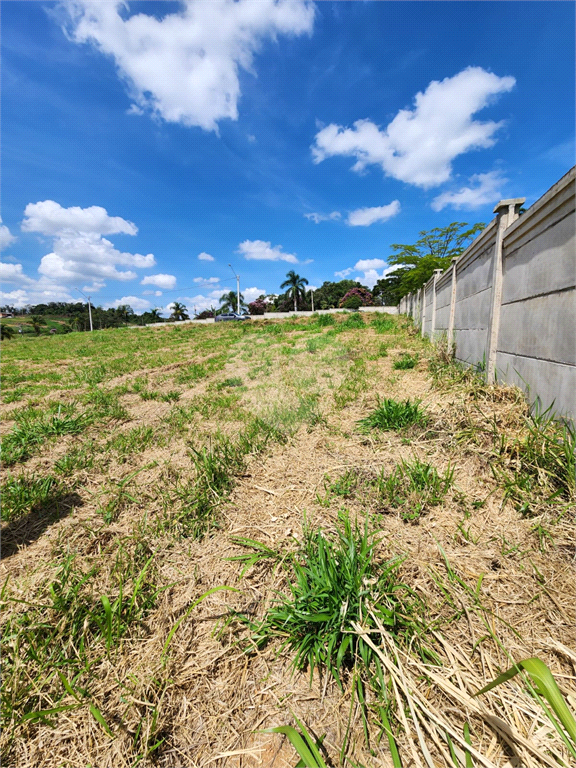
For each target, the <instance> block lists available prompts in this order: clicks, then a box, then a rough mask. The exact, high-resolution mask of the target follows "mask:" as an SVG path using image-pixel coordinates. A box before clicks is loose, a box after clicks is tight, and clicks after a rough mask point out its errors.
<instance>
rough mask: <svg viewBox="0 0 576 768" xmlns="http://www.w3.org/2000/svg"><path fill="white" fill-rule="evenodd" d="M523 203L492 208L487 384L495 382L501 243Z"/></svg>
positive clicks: (522, 200) (508, 202)
mask: <svg viewBox="0 0 576 768" xmlns="http://www.w3.org/2000/svg"><path fill="white" fill-rule="evenodd" d="M525 202H526V198H525V197H516V198H513V199H512V200H500V202H499V203H498V205H497V206H496V207H495V208H494V213H495V214H496V215H497V217H498V225H497V226H498V229H497V231H496V242H495V244H494V256H493V268H492V306H491V309H490V325H489V328H488V338H487V344H486V381H487V382H488V384H494V382H495V380H496V351H497V349H498V333H499V331H500V308H501V306H502V277H503V272H502V267H503V263H502V242H503V240H504V231H505V230H506V229H508V227H509V226H510V225H511V224H512V223H513V222H515V221H516V219H517V218H518V216H519V215H520V214H519V211H520V208H521V206H522V205H523V204H524V203H525Z"/></svg>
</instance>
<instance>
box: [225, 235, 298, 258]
mask: <svg viewBox="0 0 576 768" xmlns="http://www.w3.org/2000/svg"><path fill="white" fill-rule="evenodd" d="M238 253H241V254H242V255H243V256H244V258H245V259H249V260H255V261H287V262H288V263H289V264H298V259H297V258H296V256H295V255H294V254H293V253H284V251H283V250H282V246H281V245H275V246H274V247H272V245H271V243H270V241H269V240H267V241H264V240H244V242H243V243H240V245H239V246H238Z"/></svg>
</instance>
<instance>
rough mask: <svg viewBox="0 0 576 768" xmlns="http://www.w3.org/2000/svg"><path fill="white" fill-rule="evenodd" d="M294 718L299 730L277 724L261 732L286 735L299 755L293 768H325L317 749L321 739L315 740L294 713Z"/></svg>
mask: <svg viewBox="0 0 576 768" xmlns="http://www.w3.org/2000/svg"><path fill="white" fill-rule="evenodd" d="M294 720H296V724H297V725H298V728H299V729H300V730H299V731H298V730H296V728H293V727H292V726H291V725H279V726H277V727H276V728H266V729H264V730H263V731H262V733H282V734H284V736H287V737H288V739H289V740H290V743H291V744H292V746H293V747H294V749H295V750H296V752H297V753H298V756H299V757H300V760H299V761H298V762H297V763H296V765H295V768H326V763H325V762H324V759H323V758H322V755H321V754H320V750H319V747H320V746H321V743H322V740H321V739H319V740H318V741H315V739H313V738H312V736H311V735H310V734H309V733H308V731H307V730H306V728H305V726H304V725H303V724H302V723H301V722H300V720H298V718H297V717H296V715H294Z"/></svg>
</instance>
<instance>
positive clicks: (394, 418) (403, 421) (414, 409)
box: [358, 398, 428, 433]
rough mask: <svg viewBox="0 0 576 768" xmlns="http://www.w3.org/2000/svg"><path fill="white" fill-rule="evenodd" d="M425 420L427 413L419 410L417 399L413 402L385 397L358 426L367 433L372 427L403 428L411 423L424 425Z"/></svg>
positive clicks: (385, 428)
mask: <svg viewBox="0 0 576 768" xmlns="http://www.w3.org/2000/svg"><path fill="white" fill-rule="evenodd" d="M427 420H428V417H427V414H426V412H425V411H423V410H421V408H420V401H419V400H417V401H415V402H413V403H411V402H410V400H406V401H405V402H403V403H402V402H397V401H396V400H391V399H387V398H386V399H384V400H379V402H378V407H377V408H376V409H375V410H374V411H372V413H371V414H369V415H368V416H366V417H365V418H364V419H361V420H360V421H359V422H358V426H359V429H360V431H361V432H364V433H368V432H370V431H371V430H372V429H382V430H390V429H403V428H404V427H408V426H410V425H412V424H417V425H419V426H424V425H425V424H426V422H427Z"/></svg>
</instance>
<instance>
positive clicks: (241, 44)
mask: <svg viewBox="0 0 576 768" xmlns="http://www.w3.org/2000/svg"><path fill="white" fill-rule="evenodd" d="M65 8H66V9H67V11H68V14H69V20H70V22H69V29H68V34H69V36H70V38H71V39H72V40H74V41H75V42H77V43H91V44H92V45H94V46H95V47H96V48H98V50H100V51H101V52H102V53H103V54H105V55H108V56H111V57H112V58H113V59H114V61H115V64H116V67H117V69H118V74H119V76H120V78H121V79H122V80H123V81H124V83H125V84H126V87H127V90H128V93H129V96H130V98H131V99H132V101H133V105H132V108H131V109H130V111H131V112H134V113H136V114H141V113H142V112H144V111H149V112H151V113H152V115H154V116H155V117H157V118H162V119H164V120H166V121H168V122H175V123H182V124H183V125H187V126H193V125H194V126H200V127H201V128H203V129H204V130H207V131H217V130H218V128H217V122H218V121H219V120H222V119H223V118H229V119H231V120H236V119H237V118H238V100H239V98H240V83H239V79H238V73H239V69H240V68H241V69H244V70H245V71H248V72H251V73H252V74H255V71H254V67H253V60H254V54H255V53H256V52H257V51H258V50H259V48H260V47H261V45H262V42H263V41H264V40H265V39H272V40H276V37H277V35H278V34H282V35H301V34H304V33H308V34H310V33H311V32H312V27H313V23H314V13H315V9H314V5H313V3H311V2H309V1H308V0H259V2H252V0H238V2H234V1H233V0H210V2H203V1H202V0H200V1H198V0H187V2H184V3H183V4H182V9H181V10H180V11H179V12H177V13H168V14H166V15H165V16H164V17H163V18H161V19H158V18H156V17H155V16H154V15H148V14H146V13H138V14H134V15H133V16H130V17H129V18H126V17H125V12H126V9H127V4H126V3H123V2H119V1H118V0H117V1H116V2H104V3H103V2H99V1H98V0H68V2H67V3H66V5H65ZM121 11H122V15H120V12H121Z"/></svg>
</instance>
